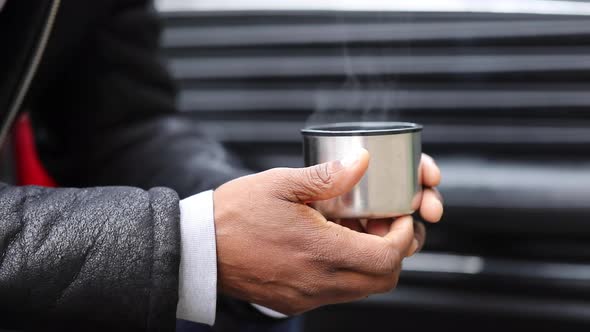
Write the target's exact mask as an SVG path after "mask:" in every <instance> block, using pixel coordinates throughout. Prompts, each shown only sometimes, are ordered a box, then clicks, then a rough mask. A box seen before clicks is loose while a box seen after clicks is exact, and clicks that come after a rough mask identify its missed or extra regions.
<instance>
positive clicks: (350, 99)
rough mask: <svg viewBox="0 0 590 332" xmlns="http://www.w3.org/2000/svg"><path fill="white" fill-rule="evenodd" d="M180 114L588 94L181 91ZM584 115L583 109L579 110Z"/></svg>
mask: <svg viewBox="0 0 590 332" xmlns="http://www.w3.org/2000/svg"><path fill="white" fill-rule="evenodd" d="M179 107H180V109H181V110H183V111H198V110H205V111H244V112H250V111H264V110H301V111H306V112H309V111H313V110H326V109H327V110H343V111H345V110H354V111H358V112H363V111H366V112H368V111H372V112H373V113H376V112H381V113H387V111H388V110H392V111H393V112H394V113H395V110H400V109H457V108H468V109H474V108H510V109H519V108H537V109H538V108H557V109H563V108H568V107H569V108H575V107H590V93H589V92H588V91H571V90H565V91H559V90H549V91H526V90H524V91H511V90H504V91H502V90H480V91H478V90H449V91H445V90H444V89H439V90H430V91H428V90H419V91H411V90H402V89H396V88H395V84H393V83H392V86H391V87H390V88H388V89H379V90H378V89H374V90H347V89H339V90H323V89H321V88H318V89H315V90H297V89H285V90H277V89H272V90H271V89H257V90H249V89H235V90H224V89H221V88H220V89H211V90H208V89H203V90H197V91H183V92H182V93H181V94H180V99H179ZM579 112H582V113H587V112H588V110H587V109H583V110H579Z"/></svg>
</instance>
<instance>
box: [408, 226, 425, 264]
mask: <svg viewBox="0 0 590 332" xmlns="http://www.w3.org/2000/svg"><path fill="white" fill-rule="evenodd" d="M425 242H426V227H425V226H424V224H423V223H421V222H419V221H414V241H413V243H412V250H411V253H410V255H408V257H409V256H413V255H415V254H416V253H417V252H420V251H421V250H422V247H424V243H425Z"/></svg>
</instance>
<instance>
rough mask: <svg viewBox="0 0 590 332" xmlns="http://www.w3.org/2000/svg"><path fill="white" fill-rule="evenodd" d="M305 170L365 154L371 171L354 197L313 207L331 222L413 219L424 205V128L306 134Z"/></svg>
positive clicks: (338, 127)
mask: <svg viewBox="0 0 590 332" xmlns="http://www.w3.org/2000/svg"><path fill="white" fill-rule="evenodd" d="M301 132H302V134H303V147H304V155H305V164H306V165H307V166H311V165H316V164H321V163H325V162H329V161H334V160H341V159H343V158H345V157H347V156H348V155H349V154H351V153H354V151H355V150H359V149H360V148H364V149H366V150H367V151H369V153H370V155H371V159H370V162H369V168H368V170H367V172H366V173H365V175H364V176H363V178H362V179H361V180H360V182H359V183H358V184H357V185H356V186H355V187H354V188H353V189H352V191H350V192H348V193H346V194H344V195H342V196H339V197H336V198H332V199H329V200H325V201H317V202H313V203H312V206H313V207H314V208H315V209H317V210H318V211H319V212H320V213H322V214H323V215H324V216H325V217H327V218H331V219H338V218H359V219H377V218H390V217H398V216H402V215H407V214H412V213H413V212H414V211H415V209H416V208H417V206H418V205H419V203H420V199H421V190H422V188H421V187H420V184H419V182H418V165H419V163H420V157H421V154H422V146H421V144H422V143H421V132H422V126H420V125H418V124H414V123H406V122H351V123H335V124H329V125H320V126H312V127H309V128H306V129H303V130H302V131H301Z"/></svg>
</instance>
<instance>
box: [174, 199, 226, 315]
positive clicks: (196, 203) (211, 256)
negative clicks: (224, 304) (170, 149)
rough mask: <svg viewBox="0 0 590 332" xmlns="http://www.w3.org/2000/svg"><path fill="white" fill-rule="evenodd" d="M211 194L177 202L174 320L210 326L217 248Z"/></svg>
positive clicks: (214, 292)
mask: <svg viewBox="0 0 590 332" xmlns="http://www.w3.org/2000/svg"><path fill="white" fill-rule="evenodd" d="M214 219H215V215H214V212H213V191H206V192H202V193H200V194H198V195H194V196H191V197H189V198H186V199H183V200H181V201H180V272H179V287H178V307H177V308H176V317H177V318H180V319H184V320H188V321H192V322H197V323H203V324H209V325H213V323H214V322H215V308H216V306H217V246H216V241H215V220H214Z"/></svg>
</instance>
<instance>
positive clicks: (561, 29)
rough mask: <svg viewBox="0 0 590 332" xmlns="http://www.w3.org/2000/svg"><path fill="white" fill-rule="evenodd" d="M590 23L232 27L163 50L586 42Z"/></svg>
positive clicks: (168, 38) (174, 36) (178, 31)
mask: <svg viewBox="0 0 590 332" xmlns="http://www.w3.org/2000/svg"><path fill="white" fill-rule="evenodd" d="M589 22H590V20H588V19H584V20H561V21H555V20H553V21H541V20H538V21H509V22H503V21H496V22H434V23H432V22H420V23H415V22H414V23H412V22H399V20H398V21H397V22H395V21H394V22H388V23H380V22H378V23H374V22H370V21H368V22H366V23H362V24H358V23H356V24H355V23H349V24H341V23H339V22H338V20H336V19H334V20H333V21H332V22H330V21H327V22H326V23H325V24H305V22H304V21H302V22H301V23H302V24H272V25H265V24H259V25H252V24H250V25H231V26H209V27H198V26H197V27H191V26H188V27H187V26H185V27H182V26H181V27H171V28H169V29H167V30H165V32H164V34H163V45H164V47H169V48H172V47H174V48H177V47H237V46H248V47H252V46H262V45H312V44H318V43H334V44H342V43H375V42H397V43H399V42H410V41H411V42H413V43H415V42H422V41H446V42H451V41H459V40H463V41H466V40H469V41H471V42H473V41H477V40H479V41H481V40H489V39H502V40H506V39H508V40H522V39H526V38H535V39H539V37H540V36H542V37H543V38H544V39H550V38H555V37H573V36H575V37H585V38H588V37H589V36H590V24H589Z"/></svg>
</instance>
